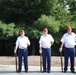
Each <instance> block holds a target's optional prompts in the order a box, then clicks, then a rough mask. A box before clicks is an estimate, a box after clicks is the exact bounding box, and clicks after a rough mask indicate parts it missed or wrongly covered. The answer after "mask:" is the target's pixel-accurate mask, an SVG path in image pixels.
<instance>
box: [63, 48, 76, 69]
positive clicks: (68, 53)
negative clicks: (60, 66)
mask: <svg viewBox="0 0 76 75" xmlns="http://www.w3.org/2000/svg"><path fill="white" fill-rule="evenodd" d="M69 57H70V64H71V66H70V69H71V70H74V57H75V49H74V48H65V50H64V70H67V69H68V68H67V67H68V58H69Z"/></svg>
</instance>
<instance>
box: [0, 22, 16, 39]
mask: <svg viewBox="0 0 76 75" xmlns="http://www.w3.org/2000/svg"><path fill="white" fill-rule="evenodd" d="M14 27H15V24H14V23H10V24H5V23H3V22H1V21H0V39H7V38H9V37H12V36H14V32H15V29H14Z"/></svg>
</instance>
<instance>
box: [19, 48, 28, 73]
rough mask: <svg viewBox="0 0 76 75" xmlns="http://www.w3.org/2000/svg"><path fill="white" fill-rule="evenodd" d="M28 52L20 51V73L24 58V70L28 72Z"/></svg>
mask: <svg viewBox="0 0 76 75" xmlns="http://www.w3.org/2000/svg"><path fill="white" fill-rule="evenodd" d="M27 56H28V51H27V49H19V50H18V67H19V68H18V71H21V69H22V57H24V68H25V71H26V72H27V71H28V58H27Z"/></svg>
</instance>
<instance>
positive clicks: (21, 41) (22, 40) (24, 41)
mask: <svg viewBox="0 0 76 75" xmlns="http://www.w3.org/2000/svg"><path fill="white" fill-rule="evenodd" d="M16 44H17V45H18V46H19V48H20V49H24V48H27V45H28V44H30V41H29V39H28V37H26V36H24V37H21V36H19V37H18V38H17V40H16Z"/></svg>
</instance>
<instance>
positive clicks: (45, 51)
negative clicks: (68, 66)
mask: <svg viewBox="0 0 76 75" xmlns="http://www.w3.org/2000/svg"><path fill="white" fill-rule="evenodd" d="M42 61H43V71H45V72H46V68H47V72H50V64H51V48H42Z"/></svg>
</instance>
